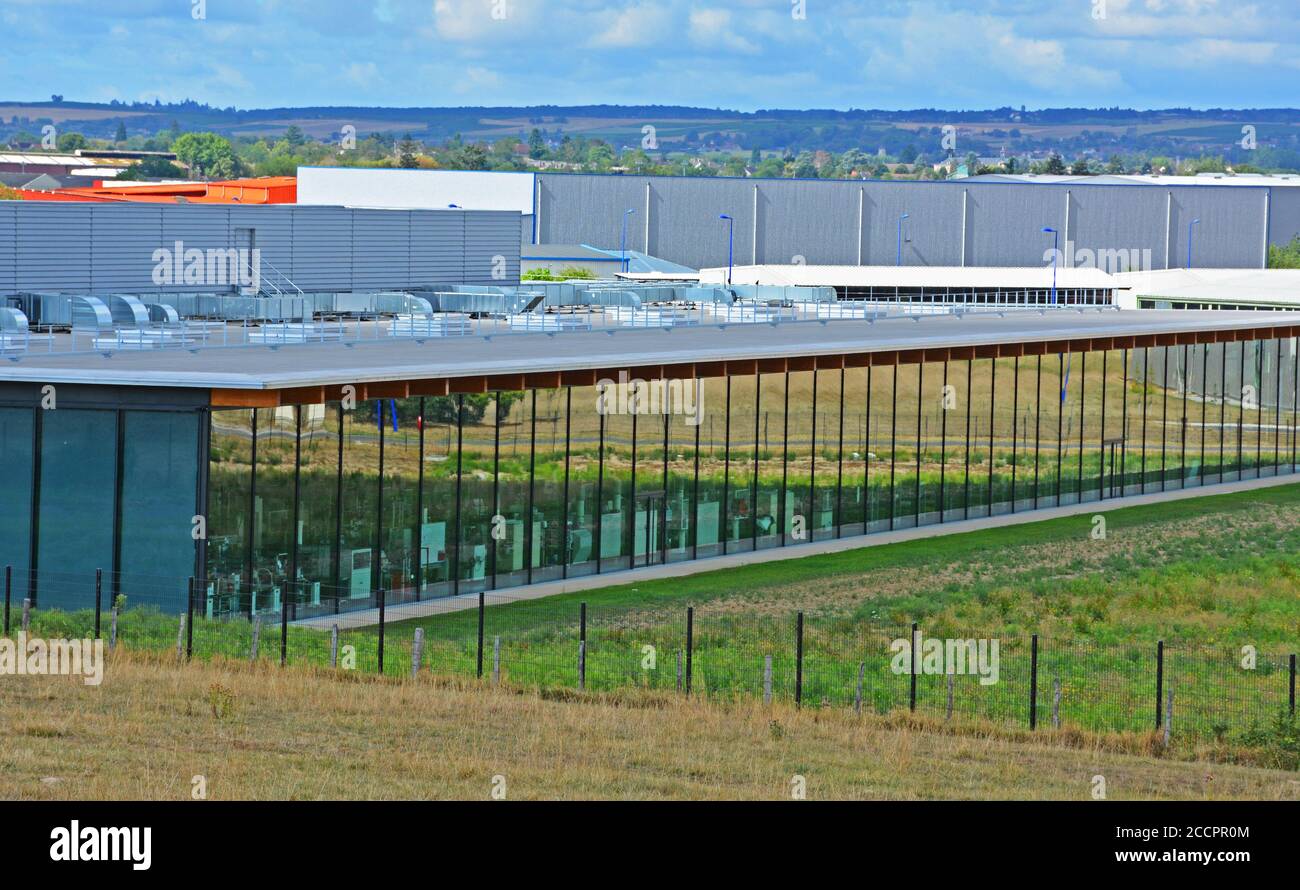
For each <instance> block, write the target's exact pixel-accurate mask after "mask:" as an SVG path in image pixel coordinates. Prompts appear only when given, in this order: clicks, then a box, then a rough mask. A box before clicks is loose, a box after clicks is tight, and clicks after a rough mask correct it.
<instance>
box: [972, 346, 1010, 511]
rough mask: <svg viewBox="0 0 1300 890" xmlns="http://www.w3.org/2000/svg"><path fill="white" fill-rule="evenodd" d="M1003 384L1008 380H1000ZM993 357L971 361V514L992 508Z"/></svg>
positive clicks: (994, 383) (996, 383)
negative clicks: (990, 503)
mask: <svg viewBox="0 0 1300 890" xmlns="http://www.w3.org/2000/svg"><path fill="white" fill-rule="evenodd" d="M1001 382H1002V383H1003V384H1005V383H1007V382H1009V381H1006V380H1003V381H1001ZM997 385H998V381H997V380H996V379H995V378H994V377H993V360H992V359H976V360H974V362H972V364H971V380H970V405H969V408H970V427H969V431H970V442H969V447H970V461H969V467H968V471H969V480H968V484H967V486H966V496H967V498H968V500H967V503H968V504H969V507H970V509H969V513H968V514H967V515H968V516H970V517H976V516H987V515H988V512H989V481H990V476H989V468H990V462H991V460H992V447H991V446H992V435H993V408H994V404H995V403H994V400H993V396H994V391H995V388H996V386H997Z"/></svg>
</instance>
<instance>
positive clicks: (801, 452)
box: [785, 371, 814, 544]
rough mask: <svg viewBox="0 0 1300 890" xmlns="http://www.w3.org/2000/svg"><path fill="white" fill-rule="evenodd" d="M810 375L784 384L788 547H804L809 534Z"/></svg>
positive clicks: (792, 375) (811, 462)
mask: <svg viewBox="0 0 1300 890" xmlns="http://www.w3.org/2000/svg"><path fill="white" fill-rule="evenodd" d="M813 373H814V372H812V371H791V372H790V373H789V376H788V383H787V388H788V390H789V399H788V401H787V402H786V412H787V413H786V421H787V423H786V426H787V434H786V466H785V514H786V524H785V526H786V529H787V533H786V540H787V541H788V542H789V543H792V544H802V543H806V542H807V541H809V540H811V532H812V523H811V511H812V502H811V497H810V495H811V488H812V483H811V480H812V473H813V466H814V460H813V440H812V437H813V428H812V425H813Z"/></svg>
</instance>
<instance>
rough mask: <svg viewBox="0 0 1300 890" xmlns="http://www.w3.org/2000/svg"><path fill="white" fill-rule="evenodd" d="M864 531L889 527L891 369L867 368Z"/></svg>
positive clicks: (890, 511)
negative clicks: (865, 526)
mask: <svg viewBox="0 0 1300 890" xmlns="http://www.w3.org/2000/svg"><path fill="white" fill-rule="evenodd" d="M867 390H868V395H867V399H868V402H867V404H868V410H867V415H868V417H867V421H868V423H867V440H868V446H867V497H866V512H867V528H868V530H869V531H881V530H883V529H887V528H889V527H890V517H891V515H892V514H893V512H894V501H893V478H894V477H893V466H894V464H893V436H894V404H893V403H894V368H893V366H890V365H880V366H878V367H870V368H868V369H867Z"/></svg>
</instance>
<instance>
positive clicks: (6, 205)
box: [0, 201, 18, 291]
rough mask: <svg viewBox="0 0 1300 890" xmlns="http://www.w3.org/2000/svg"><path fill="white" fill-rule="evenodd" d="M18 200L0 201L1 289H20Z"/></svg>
mask: <svg viewBox="0 0 1300 890" xmlns="http://www.w3.org/2000/svg"><path fill="white" fill-rule="evenodd" d="M17 203H18V202H17V201H0V291H13V290H17V289H18V282H17V275H16V272H17V265H18V245H17V243H16V241H17V233H18V223H17V216H18V212H17V209H16V205H17Z"/></svg>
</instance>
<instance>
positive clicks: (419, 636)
mask: <svg viewBox="0 0 1300 890" xmlns="http://www.w3.org/2000/svg"><path fill="white" fill-rule="evenodd" d="M423 656H424V628H423V627H417V628H416V629H415V642H414V643H412V644H411V676H412V677H416V676H419V674H420V660H421V658H422V657H423Z"/></svg>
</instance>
